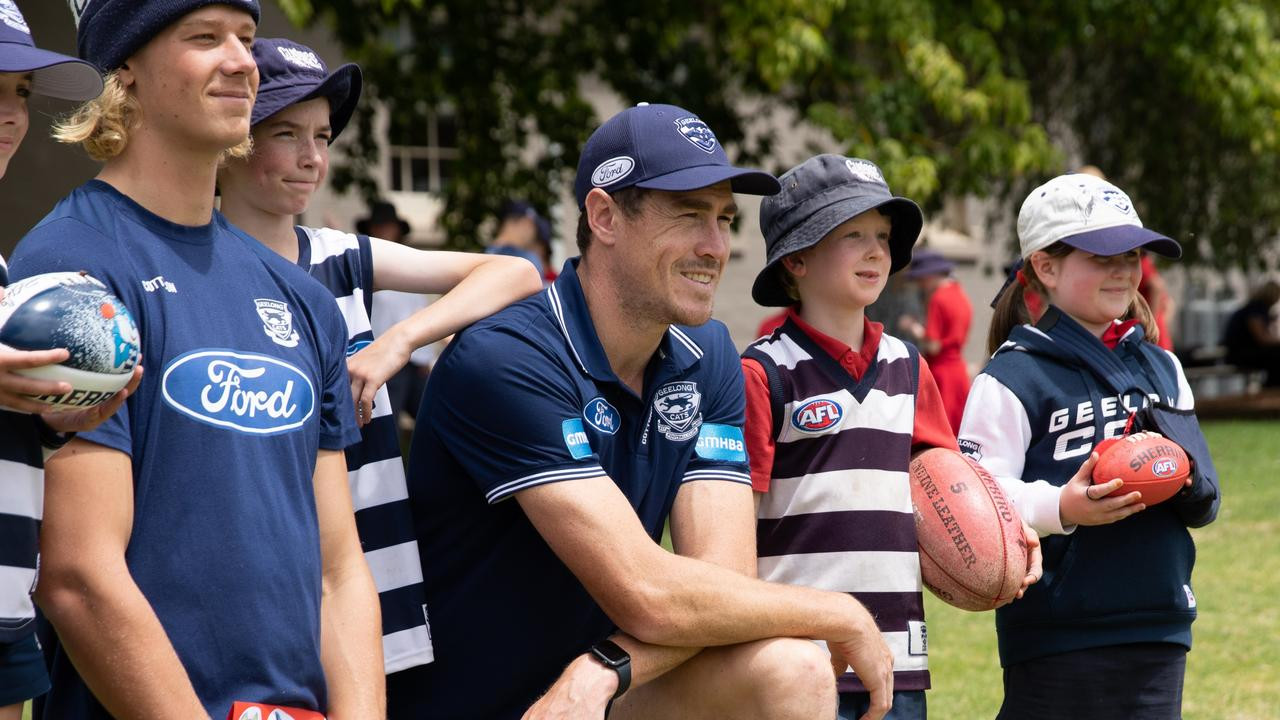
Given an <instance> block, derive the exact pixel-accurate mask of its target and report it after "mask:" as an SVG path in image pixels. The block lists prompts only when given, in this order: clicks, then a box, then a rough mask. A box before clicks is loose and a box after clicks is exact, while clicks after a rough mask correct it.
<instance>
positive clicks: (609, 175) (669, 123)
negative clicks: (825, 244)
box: [573, 103, 779, 209]
mask: <svg viewBox="0 0 1280 720" xmlns="http://www.w3.org/2000/svg"><path fill="white" fill-rule="evenodd" d="M724 180H728V181H730V183H731V184H732V187H733V191H734V192H740V193H745V194H747V195H773V194H774V193H776V192H778V189H779V185H778V179H777V178H775V177H774V176H772V175H770V174H769V173H767V172H763V171H761V170H748V169H746V168H739V167H734V166H733V165H730V164H729V157H728V156H727V155H725V152H724V148H723V147H721V146H720V142H719V141H718V140H717V139H716V135H715V133H713V132H711V128H709V127H707V124H706V123H704V122H702V120H701V119H699V118H698V116H697V115H694V114H693V113H691V112H689V111H688V110H685V109H683V108H678V107H676V106H675V105H650V104H649V103H640V104H639V105H636V106H635V107H631V108H627V109H626V110H623V111H622V112H620V113H618V114H617V115H614V116H613V117H611V118H609V120H608V121H606V122H605V124H603V125H601V126H600V127H599V128H596V131H595V132H593V133H591V137H590V138H588V139H587V144H586V146H585V147H583V148H582V157H581V158H580V159H579V160H578V177H577V180H576V181H575V182H574V187H573V191H574V195H575V196H576V197H577V199H578V207H579V208H580V209H581V208H583V207H585V206H586V202H587V193H589V192H591V189H592V188H603V189H604V190H605V191H607V192H614V191H616V190H621V189H623V188H626V187H631V186H633V185H634V186H636V187H642V188H647V189H650V190H669V191H681V190H697V189H698V188H704V187H708V186H710V185H715V184H716V183H718V182H722V181H724Z"/></svg>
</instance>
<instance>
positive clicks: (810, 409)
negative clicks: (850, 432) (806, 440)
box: [791, 398, 844, 432]
mask: <svg viewBox="0 0 1280 720" xmlns="http://www.w3.org/2000/svg"><path fill="white" fill-rule="evenodd" d="M843 414H844V411H843V410H841V409H840V406H839V405H837V404H836V403H834V402H832V401H830V400H827V399H826V398H818V399H817V400H810V401H809V402H807V403H805V404H803V405H801V406H800V407H798V408H796V409H795V412H793V413H791V424H792V425H794V426H795V428H796V429H797V430H799V431H801V432H819V431H822V430H826V429H828V428H831V427H834V426H836V425H839V424H840V417H841V416H842V415H843Z"/></svg>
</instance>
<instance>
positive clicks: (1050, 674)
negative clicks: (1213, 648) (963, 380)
mask: <svg viewBox="0 0 1280 720" xmlns="http://www.w3.org/2000/svg"><path fill="white" fill-rule="evenodd" d="M1018 239H1019V242H1020V243H1021V250H1022V259H1023V261H1024V262H1025V263H1026V264H1025V267H1023V268H1022V269H1021V270H1020V271H1019V272H1018V276H1017V280H1016V282H1011V283H1010V284H1009V286H1008V287H1007V288H1005V290H1004V291H1003V293H1002V294H1001V296H1000V298H999V300H998V303H997V306H996V312H995V317H994V318H993V320H992V328H991V336H990V337H991V338H992V343H993V344H998V347H995V348H993V350H994V352H995V354H994V356H993V357H992V358H991V362H990V363H989V364H988V365H987V367H986V368H985V369H984V370H983V371H982V373H981V374H980V375H978V377H977V378H975V379H974V381H973V387H972V389H971V391H970V393H969V400H968V403H967V404H966V406H965V412H964V419H963V420H962V422H961V425H960V433H959V442H960V449H961V450H962V451H963V452H966V453H968V454H969V455H971V456H972V457H973V458H974V459H975V460H978V461H979V462H981V463H982V464H983V465H984V466H986V468H987V469H988V470H990V471H991V473H992V474H993V475H995V476H996V477H997V478H998V479H999V480H1000V482H1001V484H1002V485H1003V487H1004V488H1005V491H1006V493H1008V495H1009V497H1010V498H1011V499H1012V500H1013V502H1014V503H1015V504H1016V505H1017V506H1018V510H1019V512H1020V513H1021V515H1022V517H1023V519H1024V520H1025V521H1026V522H1027V524H1029V525H1030V526H1031V527H1032V528H1033V529H1035V530H1036V531H1037V532H1038V533H1039V534H1040V536H1041V537H1042V538H1043V540H1042V541H1041V542H1042V546H1043V552H1044V575H1043V578H1042V580H1041V582H1039V583H1036V584H1035V585H1032V586H1031V587H1030V589H1028V590H1027V592H1026V595H1025V596H1024V597H1023V598H1022V599H1021V600H1017V601H1015V602H1013V603H1012V604H1010V605H1007V606H1005V607H1002V608H1000V609H999V610H997V611H996V632H997V636H998V639H999V649H1000V661H1001V665H1002V666H1003V667H1004V691H1005V697H1004V704H1003V706H1002V708H1001V710H1000V714H999V716H998V717H999V718H1001V720H1014V719H1021V718H1028V719H1030V718H1035V719H1036V720H1054V719H1057V718H1061V719H1062V720H1066V719H1067V718H1086V717H1087V718H1094V719H1098V718H1102V719H1114V720H1176V719H1177V718H1180V717H1181V716H1182V714H1181V703H1182V682H1183V675H1184V671H1185V668H1186V653H1187V650H1188V649H1189V648H1190V647H1191V622H1192V621H1193V620H1194V619H1195V616H1196V601H1195V595H1194V593H1193V592H1192V589H1191V568H1192V565H1193V564H1194V561H1195V547H1194V545H1193V543H1192V540H1191V535H1190V534H1189V533H1188V532H1187V528H1188V527H1200V526H1202V525H1205V524H1208V523H1209V522H1212V521H1213V519H1214V517H1215V516H1216V514H1217V509H1218V503H1219V492H1218V484H1217V477H1216V473H1215V472H1214V470H1213V462H1212V460H1211V459H1210V457H1209V456H1208V452H1207V447H1206V446H1205V444H1204V440H1203V436H1202V435H1201V434H1200V432H1199V426H1198V424H1197V423H1196V422H1195V415H1194V413H1193V412H1192V406H1193V404H1194V400H1193V398H1192V396H1191V389H1190V388H1189V387H1188V385H1187V381H1186V377H1185V376H1184V375H1183V372H1182V366H1181V365H1179V363H1178V360H1177V358H1175V357H1174V356H1173V354H1172V353H1170V352H1168V351H1166V350H1162V349H1161V348H1159V347H1157V346H1156V345H1154V344H1153V343H1152V342H1151V338H1152V330H1153V328H1154V324H1153V323H1152V322H1151V315H1150V312H1149V310H1148V309H1147V307H1146V304H1145V303H1144V302H1143V300H1142V297H1141V296H1140V295H1139V294H1138V282H1139V280H1140V279H1141V277H1142V273H1141V270H1140V269H1139V260H1140V253H1141V252H1142V251H1144V250H1150V251H1152V252H1156V253H1160V254H1161V255H1165V256H1168V257H1177V256H1179V255H1180V254H1181V248H1180V247H1179V245H1178V244H1177V243H1176V242H1174V241H1173V240H1171V239H1170V238H1168V237H1165V236H1164V235H1161V234H1159V233H1156V232H1153V231H1151V230H1148V229H1146V228H1144V227H1143V226H1142V222H1141V221H1140V220H1139V219H1138V215H1137V213H1136V212H1135V211H1134V208H1133V203H1132V202H1131V201H1130V200H1129V197H1128V196H1127V195H1125V193H1124V192H1123V191H1121V190H1120V189H1119V188H1117V187H1115V186H1114V185H1112V184H1110V183H1108V182H1106V181H1104V180H1101V179H1099V178H1096V177H1093V176H1091V175H1083V174H1073V175H1063V176H1060V177H1057V178H1054V179H1053V180H1050V181H1049V182H1047V183H1045V184H1044V185H1042V186H1040V187H1038V188H1036V189H1035V190H1033V191H1032V192H1031V195H1030V196H1028V197H1027V199H1026V201H1025V202H1023V204H1022V209H1021V212H1020V213H1019V215H1018ZM1027 290H1034V291H1035V292H1036V293H1038V294H1039V296H1040V297H1041V298H1043V299H1044V300H1045V301H1046V302H1047V303H1048V307H1047V308H1046V309H1045V311H1044V313H1043V314H1042V315H1041V316H1040V317H1039V319H1037V320H1035V321H1034V324H1032V321H1031V318H1029V317H1028V315H1027V309H1026V304H1025V302H1024V295H1025V293H1026V291H1027ZM1006 338H1007V340H1006ZM1139 410H1141V412H1137V413H1136V415H1133V414H1134V412H1135V411H1139ZM1131 417H1134V418H1136V425H1137V429H1139V430H1154V429H1159V431H1160V432H1161V433H1162V434H1164V435H1166V436H1168V437H1169V438H1170V439H1172V440H1173V441H1174V442H1176V443H1178V444H1179V445H1181V446H1182V447H1183V448H1184V449H1185V450H1186V451H1187V453H1188V455H1190V456H1191V458H1192V460H1193V461H1194V469H1193V472H1192V473H1191V475H1190V476H1189V477H1188V479H1187V486H1186V487H1185V488H1184V489H1183V490H1182V491H1181V492H1179V493H1178V494H1177V495H1175V496H1174V497H1173V498H1171V499H1169V500H1167V501H1166V502H1163V503H1160V504H1158V505H1152V506H1150V507H1148V506H1147V505H1145V504H1144V503H1143V502H1142V495H1141V493H1138V492H1126V491H1124V489H1123V487H1122V486H1123V481H1122V480H1121V479H1119V478H1116V479H1110V480H1109V482H1103V483H1099V484H1097V485H1094V484H1093V483H1092V474H1093V467H1094V464H1095V463H1096V461H1097V459H1098V454H1097V452H1096V451H1095V448H1096V446H1097V444H1098V443H1100V442H1102V441H1103V440H1104V439H1106V438H1112V437H1116V436H1119V435H1121V434H1124V433H1125V432H1126V426H1127V425H1128V424H1129V423H1130V422H1131ZM1117 490H1120V492H1118V493H1116V494H1115V496H1112V493H1113V492H1115V491H1117Z"/></svg>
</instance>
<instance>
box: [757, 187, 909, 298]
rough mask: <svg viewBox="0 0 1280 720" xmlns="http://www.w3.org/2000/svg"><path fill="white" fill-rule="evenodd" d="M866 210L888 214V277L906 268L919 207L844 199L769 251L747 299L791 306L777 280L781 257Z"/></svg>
mask: <svg viewBox="0 0 1280 720" xmlns="http://www.w3.org/2000/svg"><path fill="white" fill-rule="evenodd" d="M868 210H880V211H881V212H883V213H885V214H886V215H889V217H890V219H891V220H892V222H893V226H892V228H891V229H890V231H889V257H890V261H889V274H891V275H892V274H893V273H896V272H898V271H899V270H901V269H902V268H904V267H906V266H907V265H908V264H909V263H910V262H911V248H912V247H914V246H915V244H916V240H918V239H920V230H921V229H923V228H924V213H922V212H921V211H920V206H919V205H916V204H915V203H914V202H912V201H911V200H908V199H907V198H903V197H893V196H889V197H885V196H861V197H852V198H845V199H843V200H838V201H836V202H834V203H831V204H830V205H828V206H826V207H824V208H822V209H821V210H819V211H818V212H816V213H814V214H812V215H810V216H809V217H808V218H807V219H806V220H805V221H804V222H802V223H801V224H800V225H798V226H797V227H795V228H794V229H792V231H791V232H789V233H787V235H786V236H785V237H783V238H782V239H781V240H780V241H779V242H777V243H776V244H774V246H773V247H772V248H770V249H769V257H768V260H767V261H766V262H765V266H764V269H763V270H761V271H760V273H759V274H758V275H756V279H755V282H754V283H752V285H751V299H753V300H755V301H756V303H757V304H759V305H764V306H766V307H786V306H788V305H791V304H793V303H795V300H792V299H791V298H790V297H788V295H787V292H786V290H785V289H784V288H783V286H782V281H781V279H779V278H778V265H779V263H780V262H781V261H782V258H784V257H786V256H788V255H790V254H791V253H793V252H798V251H800V250H804V249H805V248H807V247H812V246H814V245H817V244H818V243H819V242H821V241H822V238H824V237H826V236H827V234H828V233H830V232H831V231H832V230H835V229H836V228H837V227H839V226H840V224H841V223H843V222H846V221H848V220H850V219H851V218H854V217H857V216H858V215H861V214H862V213H864V212H866V211H868Z"/></svg>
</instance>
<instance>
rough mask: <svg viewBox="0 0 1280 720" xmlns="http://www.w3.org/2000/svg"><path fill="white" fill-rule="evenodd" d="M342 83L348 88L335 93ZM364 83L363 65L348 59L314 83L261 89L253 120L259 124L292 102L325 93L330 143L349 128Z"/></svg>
mask: <svg viewBox="0 0 1280 720" xmlns="http://www.w3.org/2000/svg"><path fill="white" fill-rule="evenodd" d="M343 85H345V86H346V88H347V89H346V92H345V94H342V95H341V97H336V96H337V95H339V93H340V91H341V88H342V87H343ZM363 86H364V75H363V74H362V73H361V72H360V66H359V65H356V64H354V63H348V64H346V65H343V66H342V67H340V68H338V69H337V70H334V71H333V72H331V73H329V76H328V77H326V78H325V79H324V81H323V82H320V83H317V84H315V85H298V86H290V87H283V88H279V89H276V90H269V91H267V92H265V93H264V92H262V91H261V90H259V92H258V98H257V100H255V101H254V103H253V118H252V120H251V123H252V124H253V125H257V124H258V123H260V122H262V121H264V120H266V119H267V118H269V117H271V116H272V115H275V114H276V113H278V112H280V111H281V110H284V109H285V108H287V107H289V106H290V105H294V104H296V103H299V102H302V101H304V100H311V99H313V98H320V97H322V98H326V99H328V100H329V103H330V107H329V130H330V132H331V133H332V135H331V136H330V143H332V142H333V141H334V140H337V139H338V135H340V134H341V133H342V130H343V129H344V128H346V126H347V122H348V121H350V120H351V116H352V114H354V113H355V110H356V105H358V104H359V103H360V92H361V90H362V88H363Z"/></svg>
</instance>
